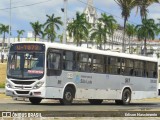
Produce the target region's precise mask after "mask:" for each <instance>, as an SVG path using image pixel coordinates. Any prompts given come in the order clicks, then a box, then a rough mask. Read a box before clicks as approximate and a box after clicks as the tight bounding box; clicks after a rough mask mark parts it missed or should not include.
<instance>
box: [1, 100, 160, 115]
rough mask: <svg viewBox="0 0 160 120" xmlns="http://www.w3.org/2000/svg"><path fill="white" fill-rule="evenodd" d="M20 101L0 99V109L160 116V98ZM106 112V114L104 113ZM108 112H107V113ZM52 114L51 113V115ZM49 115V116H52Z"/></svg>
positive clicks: (68, 113)
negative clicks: (122, 102)
mask: <svg viewBox="0 0 160 120" xmlns="http://www.w3.org/2000/svg"><path fill="white" fill-rule="evenodd" d="M19 100H20V101H17V100H13V99H12V98H8V97H7V98H1V99H0V111H23V112H24V111H32V112H42V111H45V112H46V113H45V115H46V116H47V117H48V116H50V114H51V113H53V114H54V115H55V116H70V117H71V116H73V117H74V116H76V117H78V116H87V117H93V116H99V117H100V116H102V117H106V116H111V117H113V116H120V117H121V115H122V116H124V113H126V112H133V111H141V112H152V113H153V112H156V113H158V116H159V117H160V101H159V100H160V99H158V100H154V101H153V100H152V101H148V100H139V101H133V102H132V103H131V104H130V105H127V106H123V105H116V104H115V103H114V101H104V102H103V103H102V104H101V105H90V104H89V103H88V102H87V101H74V103H73V104H72V105H69V106H63V105H60V103H59V102H58V101H55V100H43V101H42V102H41V104H40V105H32V104H31V103H30V102H29V101H28V100H27V99H26V100H25V101H23V99H21V98H19ZM106 113H107V114H106ZM108 113H109V114H108ZM53 114H52V115H53ZM52 115H51V116H52Z"/></svg>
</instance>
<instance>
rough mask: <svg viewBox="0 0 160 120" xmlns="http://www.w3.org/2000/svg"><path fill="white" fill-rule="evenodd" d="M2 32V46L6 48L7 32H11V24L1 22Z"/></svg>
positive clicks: (0, 28)
mask: <svg viewBox="0 0 160 120" xmlns="http://www.w3.org/2000/svg"><path fill="white" fill-rule="evenodd" d="M0 33H1V34H3V42H2V48H4V43H5V39H6V33H9V25H4V24H0Z"/></svg>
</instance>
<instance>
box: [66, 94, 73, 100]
mask: <svg viewBox="0 0 160 120" xmlns="http://www.w3.org/2000/svg"><path fill="white" fill-rule="evenodd" d="M65 98H66V100H67V101H71V100H72V93H71V92H66V94H65Z"/></svg>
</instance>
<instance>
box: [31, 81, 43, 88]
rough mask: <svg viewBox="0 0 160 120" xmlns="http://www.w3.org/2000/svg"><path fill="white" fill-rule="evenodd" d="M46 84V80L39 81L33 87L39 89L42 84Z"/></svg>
mask: <svg viewBox="0 0 160 120" xmlns="http://www.w3.org/2000/svg"><path fill="white" fill-rule="evenodd" d="M43 84H44V82H38V83H36V84H35V85H34V87H33V89H38V88H40V87H41V86H42V85H43Z"/></svg>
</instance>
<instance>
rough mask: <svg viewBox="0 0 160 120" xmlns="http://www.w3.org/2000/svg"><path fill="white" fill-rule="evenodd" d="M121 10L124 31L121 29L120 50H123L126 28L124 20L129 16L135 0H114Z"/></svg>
mask: <svg viewBox="0 0 160 120" xmlns="http://www.w3.org/2000/svg"><path fill="white" fill-rule="evenodd" d="M114 1H115V2H116V3H117V4H118V5H119V6H120V8H121V10H122V13H121V15H122V17H123V18H124V31H123V41H122V52H125V46H124V43H125V42H124V41H125V29H126V22H127V20H128V18H129V16H130V12H131V10H132V9H133V8H134V7H135V6H136V1H135V0H114Z"/></svg>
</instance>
